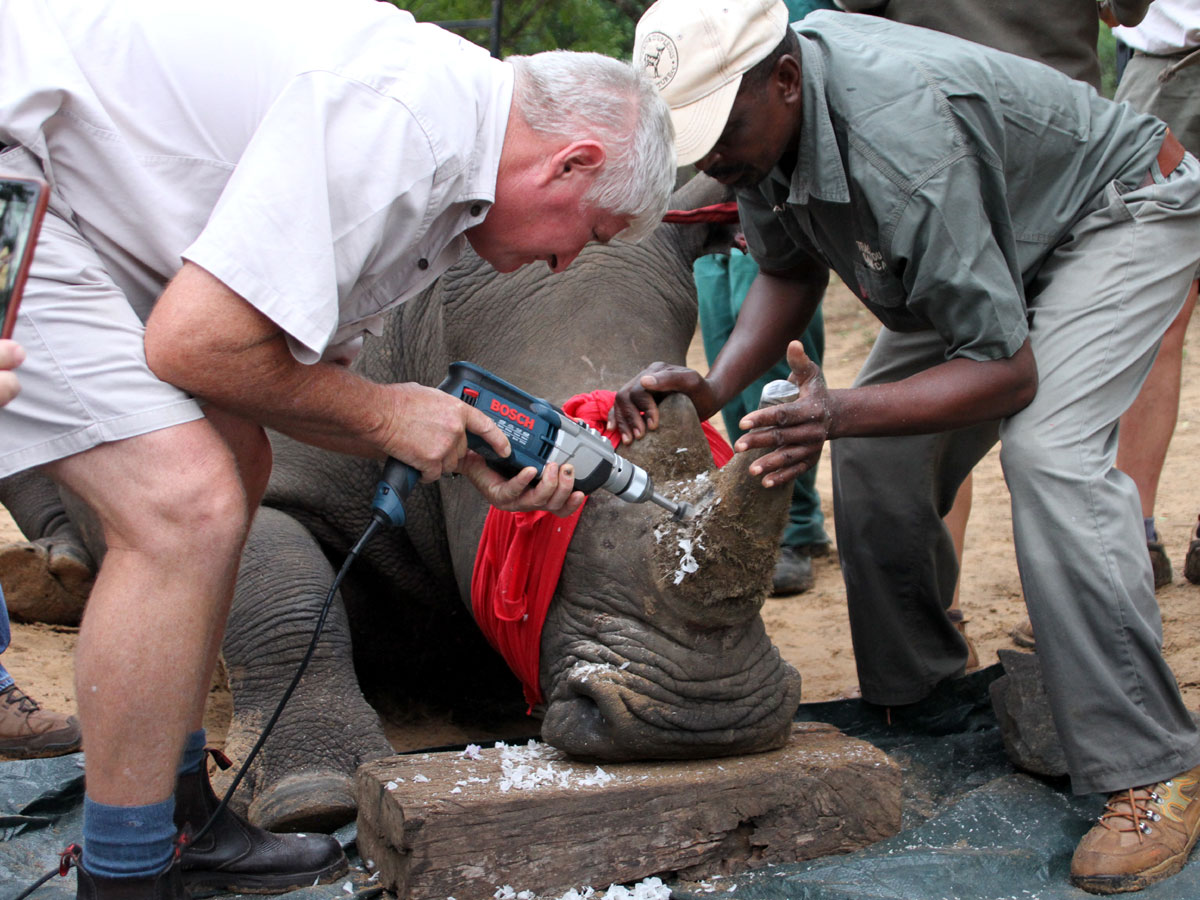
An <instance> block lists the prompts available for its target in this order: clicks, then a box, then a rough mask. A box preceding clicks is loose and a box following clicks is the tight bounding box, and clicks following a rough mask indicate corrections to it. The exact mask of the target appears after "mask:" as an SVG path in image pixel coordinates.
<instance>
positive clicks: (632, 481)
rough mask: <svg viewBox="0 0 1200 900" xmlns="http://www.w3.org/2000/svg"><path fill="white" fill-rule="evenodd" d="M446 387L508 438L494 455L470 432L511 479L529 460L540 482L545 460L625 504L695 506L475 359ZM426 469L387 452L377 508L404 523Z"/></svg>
mask: <svg viewBox="0 0 1200 900" xmlns="http://www.w3.org/2000/svg"><path fill="white" fill-rule="evenodd" d="M438 388H439V389H440V390H443V391H445V392H446V393H447V394H451V395H452V396H455V397H458V398H459V399H460V400H462V401H463V402H464V403H469V404H471V405H472V406H474V407H475V408H476V409H481V410H483V411H484V412H485V413H487V415H488V416H489V417H490V418H491V419H492V421H493V422H495V423H496V424H497V425H498V426H499V427H500V430H501V431H503V432H504V435H505V437H507V438H508V443H509V445H510V446H511V447H512V453H511V454H510V455H509V456H506V457H500V456H497V455H496V451H495V450H493V449H492V446H491V444H489V443H487V441H485V440H484V439H483V438H481V437H479V436H478V435H475V434H471V433H468V434H467V446H468V447H470V448H471V449H472V450H474V451H475V452H476V453H478V454H479V455H480V456H482V457H483V458H484V459H485V460H487V464H488V466H489V467H491V468H492V469H494V470H495V471H497V472H499V473H500V474H501V475H504V476H506V477H508V478H512V477H513V476H514V475H516V474H517V473H518V472H520V471H521V470H522V469H524V468H525V467H526V466H533V467H534V468H535V469H537V471H538V474H537V477H536V478H534V482H535V483H536V482H537V480H538V478H540V477H541V473H542V469H543V468H545V466H546V463H551V462H553V463H558V464H559V465H566V464H568V463H570V464H571V465H573V466H574V467H575V490H577V491H583V492H584V493H585V494H590V493H592V491H594V490H596V489H597V488H604V489H606V490H609V491H612V492H613V493H614V494H616V495H617V496H618V497H620V498H621V499H622V500H624V501H625V502H626V503H643V502H645V501H646V500H649V501H651V502H652V503H657V504H658V505H659V506H661V507H662V508H663V509H665V510H667V511H669V512H670V513H671V514H672V515H673V516H674V518H675V519H676V520H677V521H683V520H684V519H685V518H687V516H688V515H689V513H690V512H691V507H690V506H689V504H687V503H675V502H673V501H671V500H668V499H667V498H666V497H664V496H663V495H662V494H659V493H658V492H657V491H655V490H654V484H653V482H651V480H650V476H649V475H648V474H646V470H645V469H643V468H641V467H640V466H635V465H634V464H633V463H631V462H630V461H629V460H627V459H625V458H623V457H622V456H620V455H618V454H617V452H616V451H615V450H614V449H613V447H612V444H611V443H609V441H608V439H607V438H605V437H604V436H603V435H602V434H600V432H598V431H596V430H595V429H594V428H589V427H588V426H587V425H582V424H580V423H579V422H576V421H575V420H574V419H572V418H571V417H569V416H568V415H567V414H566V413H564V412H563V411H562V410H561V409H558V408H557V407H555V406H553V405H552V404H550V403H549V402H548V401H546V400H542V399H540V398H538V397H534V396H533V395H531V394H527V393H526V392H525V391H523V390H521V389H520V388H518V387H515V386H513V385H511V384H509V383H508V382H507V381H505V380H504V379H502V378H499V377H497V376H496V375H493V374H492V373H491V372H489V371H487V370H486V369H483V368H480V367H479V366H477V365H474V364H473V363H469V362H456V363H451V364H450V374H449V375H447V376H446V379H445V380H444V381H443V382H442V383H441V384H440V385H438ZM419 478H420V474H419V473H418V472H417V471H416V470H415V469H413V468H412V467H411V466H408V465H406V464H405V463H402V462H400V461H399V460H397V459H389V460H388V461H387V464H386V465H385V466H384V468H383V477H382V479H381V480H380V482H379V488H378V489H377V490H376V492H375V500H374V502H373V503H372V508H373V510H374V514H375V515H376V516H382V517H383V518H384V519H385V520H386V521H387V522H389V523H391V524H392V525H397V526H399V525H403V524H404V500H405V499H407V498H408V495H409V493H410V492H411V491H412V489H413V487H414V486H415V485H416V483H417V481H418V480H419Z"/></svg>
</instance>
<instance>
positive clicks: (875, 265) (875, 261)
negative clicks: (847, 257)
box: [854, 241, 884, 272]
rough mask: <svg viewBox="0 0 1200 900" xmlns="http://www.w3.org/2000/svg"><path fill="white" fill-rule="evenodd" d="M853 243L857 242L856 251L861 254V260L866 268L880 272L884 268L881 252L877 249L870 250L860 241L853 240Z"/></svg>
mask: <svg viewBox="0 0 1200 900" xmlns="http://www.w3.org/2000/svg"><path fill="white" fill-rule="evenodd" d="M854 243H856V244H858V252H859V253H861V254H862V258H863V262H864V263H866V264H867V268H868V269H872V270H874V271H876V272H882V271H883V269H884V265H883V254H882V253H880V252H879V251H878V250H872V249H871V248H870V247H868V246H867V245H866V244H864V243H863V242H862V241H855V242H854Z"/></svg>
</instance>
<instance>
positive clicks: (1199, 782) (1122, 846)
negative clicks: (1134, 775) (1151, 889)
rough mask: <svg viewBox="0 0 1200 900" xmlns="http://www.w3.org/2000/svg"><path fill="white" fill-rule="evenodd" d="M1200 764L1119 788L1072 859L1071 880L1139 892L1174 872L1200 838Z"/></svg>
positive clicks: (1098, 888) (1097, 889)
mask: <svg viewBox="0 0 1200 900" xmlns="http://www.w3.org/2000/svg"><path fill="white" fill-rule="evenodd" d="M1198 797H1200V766H1196V768H1194V769H1190V770H1188V771H1187V772H1184V773H1183V774H1182V775H1178V776H1176V777H1175V778H1172V779H1169V780H1168V781H1160V782H1159V783H1158V784H1149V785H1145V786H1144V787H1138V788H1131V789H1129V790H1125V791H1118V792H1117V793H1115V794H1112V795H1111V796H1110V797H1109V798H1108V805H1107V806H1106V807H1105V808H1104V813H1103V814H1102V815H1101V816H1100V821H1099V823H1098V824H1097V825H1095V826H1094V827H1093V828H1092V830H1091V831H1089V832H1088V833H1087V834H1085V835H1084V836H1083V840H1081V841H1080V842H1079V846H1078V847H1077V848H1076V849H1075V857H1074V858H1073V859H1072V860H1071V883H1072V884H1074V885H1075V886H1076V887H1080V888H1083V889H1084V890H1085V891H1091V892H1092V893H1093V894H1117V893H1121V892H1123V891H1140V890H1141V889H1142V888H1144V887H1146V886H1147V885H1151V884H1153V883H1154V882H1156V881H1161V880H1162V879H1164V878H1167V877H1169V876H1171V875H1174V874H1175V873H1176V872H1178V871H1179V870H1180V869H1182V868H1183V865H1184V863H1186V862H1187V858H1188V854H1189V853H1190V852H1191V850H1192V847H1193V846H1195V844H1196V838H1197V837H1200V800H1198Z"/></svg>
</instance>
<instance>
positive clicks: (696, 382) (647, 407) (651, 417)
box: [608, 362, 718, 444]
mask: <svg viewBox="0 0 1200 900" xmlns="http://www.w3.org/2000/svg"><path fill="white" fill-rule="evenodd" d="M667 394H686V395H687V396H688V397H689V398H690V399H691V401H692V405H693V406H695V407H696V414H697V415H698V416H699V417H700V421H701V422H703V421H704V420H705V419H707V418H709V416H711V415H713V414H714V413H716V412H717V409H718V407H717V402H716V398H715V397H714V396H713V390H712V386H711V385H709V383H708V381H707V380H706V379H705V378H704V376H702V375H701V374H700V373H699V372H697V371H696V370H695V369H689V368H687V367H685V366H676V365H671V364H670V363H664V362H655V363H651V364H650V365H648V366H647V367H646V368H645V369H643V370H642V371H641V373H640V374H638V375H637V376H635V377H634V378H633V379H632V380H631V381H629V383H627V384H626V385H625V386H624V387H622V388H621V389H620V390H619V391H617V398H616V400H615V402H614V403H613V407H612V410H611V411H610V412H609V414H608V428H609V430H610V431H612V430H616V431H618V432H620V434H621V443H622V444H630V443H632V442H633V441H635V440H637V439H638V438H640V437H642V435H644V434H645V433H646V430H647V429H649V430H650V431H654V430H655V429H656V428H658V403H659V401H660V400H662V398H663V397H665V396H666V395H667Z"/></svg>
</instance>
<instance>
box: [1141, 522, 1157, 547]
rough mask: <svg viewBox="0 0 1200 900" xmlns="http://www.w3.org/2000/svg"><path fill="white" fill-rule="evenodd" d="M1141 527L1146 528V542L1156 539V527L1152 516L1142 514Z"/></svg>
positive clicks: (1152, 541)
mask: <svg viewBox="0 0 1200 900" xmlns="http://www.w3.org/2000/svg"><path fill="white" fill-rule="evenodd" d="M1142 527H1144V528H1145V529H1146V543H1147V544H1153V543H1155V542H1156V541H1158V529H1156V528H1155V527H1154V516H1143V517H1142Z"/></svg>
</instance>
